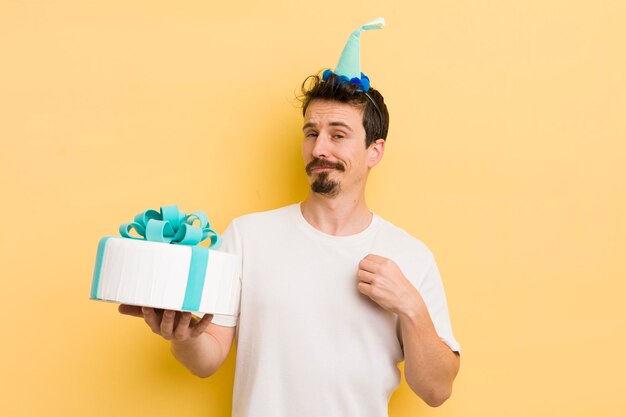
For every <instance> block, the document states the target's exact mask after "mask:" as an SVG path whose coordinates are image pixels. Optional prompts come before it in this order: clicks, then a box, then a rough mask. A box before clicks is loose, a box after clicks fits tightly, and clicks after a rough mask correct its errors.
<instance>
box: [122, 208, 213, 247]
mask: <svg viewBox="0 0 626 417" xmlns="http://www.w3.org/2000/svg"><path fill="white" fill-rule="evenodd" d="M134 220H135V221H133V222H130V223H123V224H122V225H120V235H122V236H123V237H127V238H130V239H138V240H149V241H152V242H162V243H172V244H178V245H189V246H195V245H197V244H198V243H200V242H202V241H203V240H205V239H207V238H210V239H211V245H210V246H209V249H217V248H219V247H220V245H221V244H222V239H221V238H220V236H219V235H218V234H217V232H215V230H213V229H211V225H210V224H209V220H208V218H207V216H206V214H204V213H203V212H201V211H194V212H193V213H191V214H189V215H186V214H185V213H183V212H181V211H179V210H178V206H162V207H161V211H160V212H158V211H156V210H153V209H149V210H146V211H143V212H141V213H139V214H137V215H136V216H135V219H134ZM132 229H135V231H136V232H137V234H138V235H139V236H141V237H135V236H131V235H130V232H131V230H132Z"/></svg>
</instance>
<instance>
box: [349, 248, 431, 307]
mask: <svg viewBox="0 0 626 417" xmlns="http://www.w3.org/2000/svg"><path fill="white" fill-rule="evenodd" d="M357 276H358V278H359V283H358V289H359V291H360V292H361V293H362V294H365V295H367V296H368V297H369V298H371V299H372V300H373V301H374V302H375V303H377V304H378V305H380V306H381V307H382V308H384V309H386V310H389V311H391V312H393V313H396V314H401V313H405V314H406V313H409V312H410V311H412V310H415V309H416V305H417V304H419V301H418V300H419V299H420V295H419V292H418V291H417V289H415V287H414V286H413V284H411V282H410V281H409V280H408V279H407V278H406V277H405V276H404V274H403V273H402V271H401V270H400V268H399V267H398V265H396V263H395V262H394V261H392V260H391V259H388V258H385V257H383V256H378V255H373V254H369V255H367V256H366V257H365V258H363V259H362V260H361V262H359V270H358V272H357Z"/></svg>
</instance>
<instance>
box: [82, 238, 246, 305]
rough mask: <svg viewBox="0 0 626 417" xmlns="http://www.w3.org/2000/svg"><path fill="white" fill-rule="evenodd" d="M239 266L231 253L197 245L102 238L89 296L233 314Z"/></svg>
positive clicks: (98, 298) (95, 298) (236, 298)
mask: <svg viewBox="0 0 626 417" xmlns="http://www.w3.org/2000/svg"><path fill="white" fill-rule="evenodd" d="M240 266H241V263H240V261H239V258H238V257H237V256H236V255H233V254H229V253H225V252H219V251H215V250H210V249H207V248H206V247H203V246H190V245H177V244H167V243H160V242H151V241H146V240H138V239H129V238H123V237H105V238H102V239H101V240H100V243H99V245H98V252H97V256H96V265H95V268H94V274H93V281H92V287H91V298H92V299H94V300H102V301H112V302H116V303H122V304H131V305H138V306H146V307H154V308H163V309H169V310H178V311H192V312H199V313H208V314H226V315H235V314H236V313H237V310H238V308H239V297H240V290H241V281H240V274H239V270H240Z"/></svg>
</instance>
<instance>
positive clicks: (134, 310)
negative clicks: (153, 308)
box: [117, 304, 143, 318]
mask: <svg viewBox="0 0 626 417" xmlns="http://www.w3.org/2000/svg"><path fill="white" fill-rule="evenodd" d="M117 311H119V312H120V313H122V314H124V315H126V316H133V317H142V318H143V313H142V312H141V307H139V306H130V305H128V304H120V305H119V307H117Z"/></svg>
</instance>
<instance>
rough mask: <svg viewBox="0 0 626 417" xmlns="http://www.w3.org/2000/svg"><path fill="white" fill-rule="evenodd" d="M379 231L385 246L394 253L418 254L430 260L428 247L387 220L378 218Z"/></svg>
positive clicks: (430, 255)
mask: <svg viewBox="0 0 626 417" xmlns="http://www.w3.org/2000/svg"><path fill="white" fill-rule="evenodd" d="M379 219H380V230H381V233H382V237H383V239H384V240H385V244H386V245H388V246H389V248H390V250H392V251H394V252H402V253H411V254H413V255H415V254H419V255H421V256H422V257H424V258H432V256H433V255H432V253H431V251H430V249H429V248H428V246H426V244H425V243H424V242H422V241H421V240H419V239H418V238H416V237H415V236H413V235H411V234H410V233H408V232H407V231H406V230H404V229H402V228H400V227H398V226H396V225H395V224H393V223H391V222H390V221H388V220H385V219H383V218H382V217H379Z"/></svg>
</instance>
